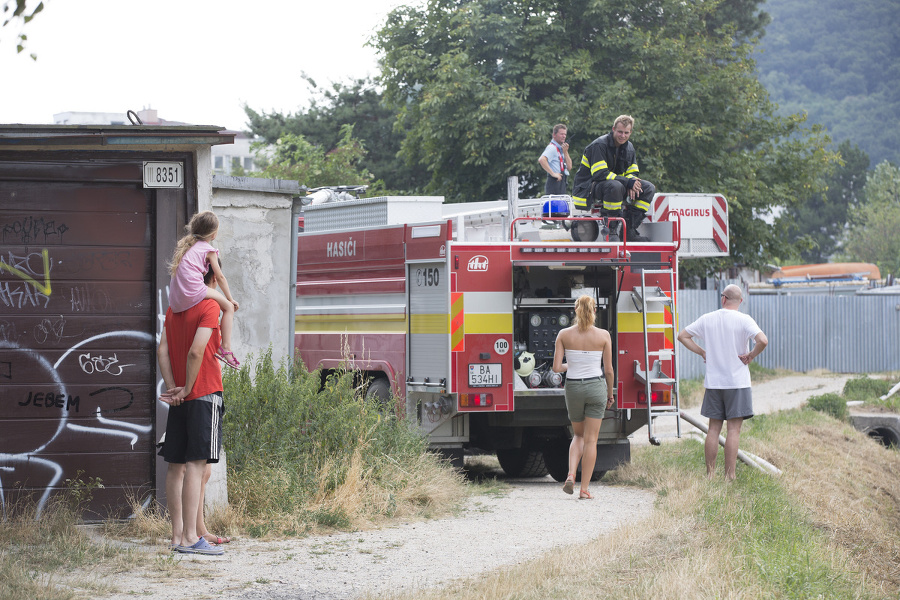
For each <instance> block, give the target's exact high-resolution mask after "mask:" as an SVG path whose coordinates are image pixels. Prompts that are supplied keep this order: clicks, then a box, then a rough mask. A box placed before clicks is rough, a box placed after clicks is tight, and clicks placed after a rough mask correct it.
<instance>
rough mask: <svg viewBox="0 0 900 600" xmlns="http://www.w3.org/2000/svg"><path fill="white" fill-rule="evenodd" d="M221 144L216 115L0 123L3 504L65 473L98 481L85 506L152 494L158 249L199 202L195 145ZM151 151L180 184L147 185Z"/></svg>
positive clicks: (111, 511) (42, 498)
mask: <svg viewBox="0 0 900 600" xmlns="http://www.w3.org/2000/svg"><path fill="white" fill-rule="evenodd" d="M228 142H230V136H228V135H223V134H221V133H220V132H219V130H218V128H193V127H190V128H187V127H179V128H144V127H121V128H104V129H103V130H100V129H96V128H85V127H76V128H59V127H37V128H34V127H13V128H4V127H0V488H2V496H0V504H2V507H3V510H4V512H6V511H9V510H10V509H11V508H12V507H14V506H15V503H16V502H19V501H21V499H22V498H23V496H28V497H30V498H34V499H36V500H37V501H38V502H39V505H40V506H41V508H43V507H44V506H46V503H47V502H48V501H49V500H50V499H51V498H52V497H53V496H54V494H55V493H56V492H58V491H59V490H60V489H62V488H64V487H65V486H66V481H67V480H75V479H81V480H82V481H84V482H88V481H91V480H93V479H94V478H96V480H99V481H100V482H102V485H103V487H102V489H97V490H94V492H93V500H92V502H91V504H90V506H89V510H88V513H87V515H86V516H87V517H88V518H107V517H121V516H126V515H127V514H128V513H129V512H130V502H131V501H132V500H134V499H136V500H137V501H138V502H141V503H146V502H148V501H149V500H150V499H152V498H153V497H154V496H155V494H156V490H157V482H158V479H157V460H156V456H155V442H156V440H157V439H158V432H157V421H158V414H157V413H158V412H159V411H160V408H159V407H158V406H157V401H156V398H157V382H158V381H159V377H158V374H157V366H156V356H155V352H156V344H157V335H158V332H159V331H160V330H161V327H162V320H161V316H162V315H163V314H164V313H165V309H166V285H167V284H168V280H169V277H168V274H167V272H166V262H167V260H168V259H169V256H170V254H171V252H172V248H173V246H174V242H175V239H176V236H178V235H179V234H180V232H181V230H182V227H183V226H184V224H185V222H186V219H187V218H188V217H189V215H190V214H192V213H193V212H194V211H195V210H196V209H197V205H198V201H197V189H198V186H197V171H198V169H197V162H196V161H197V156H198V154H199V156H200V157H201V159H203V158H204V157H208V155H207V154H203V153H202V152H199V153H198V149H202V148H208V146H209V145H210V144H214V143H228ZM93 145H96V146H98V147H97V148H93V147H91V146H93ZM110 145H113V146H115V147H116V148H117V149H114V150H110V149H109V148H108V146H110ZM11 148H13V149H11ZM148 160H152V161H169V162H177V163H180V164H182V165H183V167H184V178H185V181H186V184H185V185H184V186H183V187H181V188H175V189H154V188H145V187H144V183H145V182H144V179H143V178H144V170H143V164H144V162H145V161H148ZM207 160H208V158H207ZM163 412H164V411H163ZM160 481H161V480H160ZM160 491H162V490H160Z"/></svg>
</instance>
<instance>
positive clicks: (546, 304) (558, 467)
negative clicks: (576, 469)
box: [469, 264, 630, 479]
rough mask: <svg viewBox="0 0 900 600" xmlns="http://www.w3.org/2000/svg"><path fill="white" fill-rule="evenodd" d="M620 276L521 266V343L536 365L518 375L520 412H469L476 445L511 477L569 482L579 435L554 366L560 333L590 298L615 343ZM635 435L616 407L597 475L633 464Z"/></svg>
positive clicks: (516, 313)
mask: <svg viewBox="0 0 900 600" xmlns="http://www.w3.org/2000/svg"><path fill="white" fill-rule="evenodd" d="M617 273H618V269H617V268H615V267H611V266H599V265H561V264H554V265H537V264H528V265H517V266H515V268H514V269H513V292H514V300H513V301H514V306H513V344H514V348H515V351H516V354H517V355H521V353H530V354H533V355H534V363H533V365H534V368H533V370H531V371H530V372H528V371H529V369H527V368H526V369H521V370H520V374H517V375H516V377H517V381H516V382H515V394H514V395H515V410H514V411H511V412H490V413H474V414H471V415H469V419H470V444H469V445H470V447H472V448H478V449H480V450H482V451H486V452H496V453H497V456H498V459H500V464H501V467H502V468H503V469H504V470H505V471H506V472H507V473H508V474H509V475H511V476H515V477H520V476H538V475H544V474H546V473H547V472H548V471H549V472H550V474H551V475H553V476H554V477H556V478H559V477H562V479H565V476H566V472H567V470H568V446H569V443H570V441H571V436H572V434H571V428H570V422H569V418H568V413H567V411H566V405H565V391H564V389H563V384H564V379H563V377H562V376H560V375H559V374H554V373H553V371H552V365H553V354H554V349H555V343H556V336H557V334H558V333H559V331H560V330H562V329H564V328H566V327H569V326H570V325H574V323H575V301H576V300H577V299H578V297H580V296H582V295H588V296H590V297H592V298H593V299H594V300H595V302H596V303H597V321H596V325H597V326H598V327H602V328H604V329H607V330H610V332H611V334H612V338H613V341H614V342H613V343H614V344H615V339H616V336H615V322H616V319H615V314H614V311H615V297H616V292H617V285H616V284H617ZM613 351H614V352H615V347H614V349H613ZM613 362H614V363H615V361H613ZM628 433H630V432H626V431H625V423H624V421H623V420H622V419H620V418H618V415H617V413H616V411H609V412H608V413H607V416H606V418H605V419H604V422H603V426H602V427H601V432H600V438H599V440H598V460H597V466H596V467H595V473H594V477H595V478H599V477H600V476H602V473H604V472H605V471H607V470H609V469H612V468H614V467H615V466H617V465H618V464H620V463H622V462H623V461H627V459H628V456H629V455H630V450H629V445H628V441H627V439H625V438H627V435H628ZM622 442H624V443H622ZM540 463H543V465H541V464H540Z"/></svg>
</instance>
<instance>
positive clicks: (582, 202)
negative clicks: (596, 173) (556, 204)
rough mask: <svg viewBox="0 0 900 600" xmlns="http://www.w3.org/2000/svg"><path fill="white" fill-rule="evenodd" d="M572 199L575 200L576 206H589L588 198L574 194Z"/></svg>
mask: <svg viewBox="0 0 900 600" xmlns="http://www.w3.org/2000/svg"><path fill="white" fill-rule="evenodd" d="M572 200H574V201H575V206H576V207H578V208H587V198H579V197H578V196H572Z"/></svg>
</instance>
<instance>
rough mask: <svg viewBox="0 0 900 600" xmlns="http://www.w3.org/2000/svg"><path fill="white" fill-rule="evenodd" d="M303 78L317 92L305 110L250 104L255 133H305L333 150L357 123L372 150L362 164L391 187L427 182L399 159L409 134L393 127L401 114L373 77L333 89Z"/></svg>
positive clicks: (271, 136)
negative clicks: (285, 111)
mask: <svg viewBox="0 0 900 600" xmlns="http://www.w3.org/2000/svg"><path fill="white" fill-rule="evenodd" d="M303 78H304V80H305V81H306V83H307V86H308V88H309V91H310V92H311V94H312V96H313V99H312V100H311V102H310V105H309V108H307V109H306V110H304V111H300V112H297V113H294V114H282V113H277V112H273V113H266V112H262V113H259V112H256V111H255V110H253V109H252V108H250V107H248V106H244V112H245V113H246V114H247V118H248V121H249V125H250V131H251V132H252V133H253V134H255V135H256V136H258V137H260V138H261V139H262V140H264V141H266V142H270V143H272V142H274V141H275V140H277V139H278V138H280V137H283V136H285V135H286V134H293V135H299V136H303V137H304V138H305V139H306V140H307V141H309V142H310V143H312V144H314V145H316V146H320V147H322V148H325V149H326V150H327V151H330V150H332V149H334V148H336V147H337V146H338V144H339V143H340V141H341V139H342V133H341V127H342V126H344V125H351V126H352V127H353V132H354V135H355V137H356V138H357V139H358V140H359V141H360V142H361V143H362V144H364V145H365V147H366V150H367V151H366V155H365V156H363V157H362V158H360V160H359V165H360V166H361V167H362V168H364V169H366V170H368V171H369V172H370V173H372V175H373V176H374V177H375V178H376V179H380V180H382V181H383V182H384V185H385V186H386V187H388V188H390V189H397V190H408V191H413V190H415V189H416V188H418V187H422V186H423V185H424V184H425V182H426V178H425V176H424V174H422V173H421V172H419V171H417V170H415V169H413V168H411V167H409V166H408V165H407V164H406V162H405V161H403V160H401V159H400V158H398V157H397V153H398V152H399V151H400V142H401V140H402V139H403V133H402V132H395V131H394V130H393V128H394V121H395V114H394V112H393V111H391V110H389V109H388V108H387V106H385V104H384V102H383V99H382V93H381V92H380V91H379V90H378V89H377V88H376V86H375V83H374V82H373V81H372V80H371V79H357V80H355V81H352V82H350V83H348V84H342V83H332V84H331V87H330V88H322V89H320V88H319V86H318V85H317V84H316V82H315V81H314V80H313V79H312V78H311V77H309V76H307V75H303Z"/></svg>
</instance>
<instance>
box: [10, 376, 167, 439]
mask: <svg viewBox="0 0 900 600" xmlns="http://www.w3.org/2000/svg"><path fill="white" fill-rule="evenodd" d="M155 402H156V386H155V385H153V384H152V382H150V381H149V378H148V379H147V380H145V381H142V382H137V383H135V382H134V381H131V382H118V381H117V382H114V383H102V384H101V383H95V384H93V385H69V384H65V385H58V384H54V383H52V382H50V381H46V382H43V383H39V384H31V385H28V384H25V385H4V386H2V389H0V405H2V406H3V416H2V418H0V424H3V423H6V422H8V421H12V420H16V419H57V420H58V419H60V418H68V419H91V420H94V419H95V418H96V417H97V415H98V411H99V416H100V417H101V418H103V419H116V420H119V419H126V420H127V419H131V420H136V419H143V418H147V417H149V416H150V413H151V408H152V407H153V405H154V403H155ZM3 427H4V425H0V429H2V428H3Z"/></svg>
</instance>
